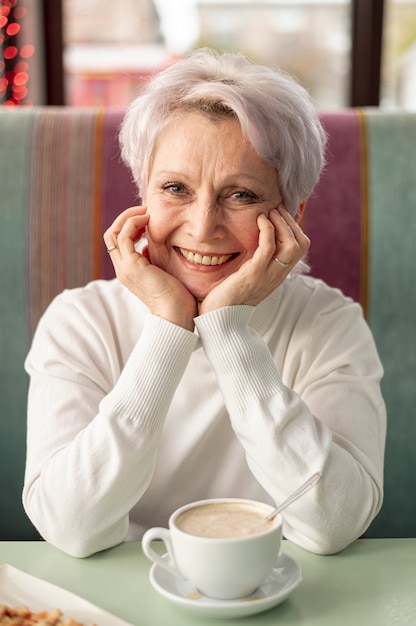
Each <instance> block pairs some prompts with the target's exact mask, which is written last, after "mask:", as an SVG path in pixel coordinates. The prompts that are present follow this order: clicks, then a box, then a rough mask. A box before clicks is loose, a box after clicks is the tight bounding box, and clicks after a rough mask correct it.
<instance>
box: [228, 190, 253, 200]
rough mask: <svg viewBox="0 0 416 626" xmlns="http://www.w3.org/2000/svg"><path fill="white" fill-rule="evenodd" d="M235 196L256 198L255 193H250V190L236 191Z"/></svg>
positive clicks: (247, 198) (237, 198)
mask: <svg viewBox="0 0 416 626" xmlns="http://www.w3.org/2000/svg"><path fill="white" fill-rule="evenodd" d="M233 197H234V198H235V199H236V200H255V199H256V196H255V194H253V193H250V192H249V191H236V192H235V193H233Z"/></svg>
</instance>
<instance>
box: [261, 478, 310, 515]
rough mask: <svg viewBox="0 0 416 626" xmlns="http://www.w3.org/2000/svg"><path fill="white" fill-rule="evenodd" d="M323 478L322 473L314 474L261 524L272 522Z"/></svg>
mask: <svg viewBox="0 0 416 626" xmlns="http://www.w3.org/2000/svg"><path fill="white" fill-rule="evenodd" d="M321 477H322V474H321V472H316V474H312V476H311V477H310V478H308V480H307V481H306V482H304V483H303V484H302V485H301V486H300V487H298V488H297V489H296V491H294V492H293V493H292V495H291V496H289V497H288V498H286V500H284V501H283V502H282V504H279V506H277V507H276V508H275V509H273V511H272V512H271V513H269V515H268V516H267V517H265V518H264V520H263V521H262V522H261V523H262V524H264V523H266V522H270V520H272V519H273V518H274V517H276V515H277V514H278V513H280V511H283V509H285V508H286V507H287V506H289V504H292V502H294V501H295V500H297V499H298V498H300V496H303V494H304V493H306V491H308V490H309V489H310V488H311V487H313V486H314V485H316V483H317V482H318V481H319V480H321Z"/></svg>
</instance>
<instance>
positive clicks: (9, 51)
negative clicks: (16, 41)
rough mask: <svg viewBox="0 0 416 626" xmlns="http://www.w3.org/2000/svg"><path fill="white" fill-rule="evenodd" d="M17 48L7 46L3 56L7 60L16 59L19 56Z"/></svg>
mask: <svg viewBox="0 0 416 626" xmlns="http://www.w3.org/2000/svg"><path fill="white" fill-rule="evenodd" d="M17 52H18V51H17V48H16V46H7V48H6V49H5V50H4V52H3V56H4V58H5V59H14V57H15V56H16V54H17Z"/></svg>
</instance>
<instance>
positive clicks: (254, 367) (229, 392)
mask: <svg viewBox="0 0 416 626" xmlns="http://www.w3.org/2000/svg"><path fill="white" fill-rule="evenodd" d="M254 310H255V309H254V307H251V306H245V305H240V306H232V307H225V308H223V309H218V310H216V311H211V312H210V313H205V314H204V315H201V316H200V317H198V318H196V319H195V325H196V327H197V329H198V332H199V335H200V338H201V342H202V346H203V348H204V351H205V353H206V355H207V358H208V359H209V361H210V362H211V364H212V366H213V367H214V369H215V371H216V373H217V378H218V382H219V385H220V387H221V391H222V393H223V396H224V398H225V400H226V402H231V403H232V404H233V405H234V406H235V407H237V408H238V409H239V410H240V411H241V410H244V409H246V408H247V406H250V405H252V404H256V403H258V402H259V400H261V399H265V398H270V397H271V396H272V395H274V394H275V393H279V392H282V391H283V390H284V385H283V383H282V381H281V379H280V376H279V374H278V372H277V369H276V365H275V363H274V361H273V358H272V355H271V353H270V350H269V348H268V347H267V345H266V344H265V342H264V341H263V339H262V338H261V337H260V336H259V335H257V334H256V333H255V332H254V331H253V330H252V329H251V328H250V327H249V321H250V317H251V315H252V313H253V311H254Z"/></svg>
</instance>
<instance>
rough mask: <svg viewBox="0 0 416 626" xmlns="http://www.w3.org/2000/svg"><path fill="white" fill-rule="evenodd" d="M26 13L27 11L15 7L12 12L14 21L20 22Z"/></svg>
mask: <svg viewBox="0 0 416 626" xmlns="http://www.w3.org/2000/svg"><path fill="white" fill-rule="evenodd" d="M26 13H27V9H25V8H24V7H17V8H16V9H15V10H14V11H13V17H14V19H15V20H21V19H22V17H24V16H25V15H26Z"/></svg>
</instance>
